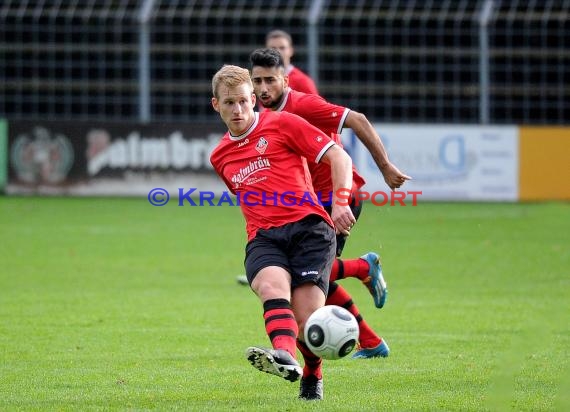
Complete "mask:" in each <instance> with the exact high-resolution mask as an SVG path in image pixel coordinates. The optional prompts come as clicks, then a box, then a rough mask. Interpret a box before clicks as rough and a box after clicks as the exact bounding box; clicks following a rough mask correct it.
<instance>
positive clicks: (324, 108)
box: [276, 88, 366, 202]
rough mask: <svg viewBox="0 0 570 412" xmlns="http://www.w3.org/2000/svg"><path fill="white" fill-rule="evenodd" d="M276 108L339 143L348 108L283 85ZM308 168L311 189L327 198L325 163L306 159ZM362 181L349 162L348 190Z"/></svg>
mask: <svg viewBox="0 0 570 412" xmlns="http://www.w3.org/2000/svg"><path fill="white" fill-rule="evenodd" d="M276 111H278V112H282V111H283V112H289V113H294V114H296V115H298V116H301V117H302V118H303V119H305V120H307V121H308V122H309V123H311V124H312V125H313V126H316V127H317V128H319V129H320V130H322V131H323V132H325V133H326V134H327V135H328V136H331V138H332V139H333V140H334V141H335V143H336V144H338V145H340V146H341V147H342V143H341V141H340V135H339V133H340V132H341V131H342V128H343V126H344V120H345V119H346V116H348V112H349V111H350V109H348V108H346V107H343V106H337V105H335V104H332V103H329V102H327V101H326V100H325V99H323V98H322V97H321V96H318V95H314V94H307V93H301V92H299V91H298V90H294V89H293V90H292V89H291V88H289V89H286V90H285V93H284V97H283V101H282V102H281V105H279V107H278V108H277V110H276ZM309 171H310V172H311V177H312V181H313V187H314V189H315V192H317V193H319V192H320V193H321V194H322V195H320V196H319V197H320V198H321V199H322V200H323V201H327V202H328V201H330V200H331V199H330V196H329V194H330V193H331V192H332V190H333V185H332V178H331V168H330V166H329V165H327V164H326V163H313V162H309ZM365 183H366V181H365V180H364V178H363V177H362V176H360V175H359V174H358V171H357V170H356V167H355V166H354V164H353V165H352V190H353V191H356V190H358V189H360V188H361V187H362V186H364V184H365Z"/></svg>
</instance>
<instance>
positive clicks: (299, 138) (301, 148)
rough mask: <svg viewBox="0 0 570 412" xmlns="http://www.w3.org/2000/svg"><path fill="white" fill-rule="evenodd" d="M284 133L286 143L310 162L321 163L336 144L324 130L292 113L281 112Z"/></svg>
mask: <svg viewBox="0 0 570 412" xmlns="http://www.w3.org/2000/svg"><path fill="white" fill-rule="evenodd" d="M280 121H281V125H280V129H281V130H282V135H283V136H285V138H286V144H287V145H288V146H289V147H290V148H291V149H292V150H293V151H294V152H296V153H298V154H300V155H301V156H303V157H305V158H307V160H308V161H309V162H312V163H319V162H320V160H321V158H322V157H323V155H324V154H325V152H326V151H327V150H328V149H329V148H330V147H331V146H333V145H334V144H335V142H334V141H333V140H332V139H331V138H330V137H329V136H327V135H326V134H325V133H324V132H323V131H322V130H320V129H318V128H316V127H315V126H313V125H312V124H310V123H309V122H307V121H306V120H305V119H303V118H302V117H300V116H297V115H295V114H292V113H287V112H282V113H281V118H280Z"/></svg>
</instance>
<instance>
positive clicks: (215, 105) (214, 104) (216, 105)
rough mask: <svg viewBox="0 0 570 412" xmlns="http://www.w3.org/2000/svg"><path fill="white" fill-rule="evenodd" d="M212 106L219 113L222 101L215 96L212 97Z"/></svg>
mask: <svg viewBox="0 0 570 412" xmlns="http://www.w3.org/2000/svg"><path fill="white" fill-rule="evenodd" d="M212 107H213V108H214V110H215V111H217V112H218V113H219V112H220V102H218V99H216V98H215V97H212Z"/></svg>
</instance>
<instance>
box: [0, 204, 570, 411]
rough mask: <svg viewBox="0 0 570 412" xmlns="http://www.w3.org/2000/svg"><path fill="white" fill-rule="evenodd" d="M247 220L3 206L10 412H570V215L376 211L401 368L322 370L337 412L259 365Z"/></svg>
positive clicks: (1, 335) (376, 242)
mask: <svg viewBox="0 0 570 412" xmlns="http://www.w3.org/2000/svg"><path fill="white" fill-rule="evenodd" d="M244 245H245V232H244V224H243V220H242V216H241V213H240V211H239V209H238V208H236V207H228V206H226V207H190V206H184V207H178V206H176V205H175V204H168V205H167V206H164V207H153V206H151V205H150V204H149V203H148V202H147V200H146V198H144V197H141V198H129V199H117V198H108V199H102V198H35V197H29V198H28V197H0V261H1V265H0V410H2V411H19V410H21V411H44V410H58V411H77V410H133V411H139V410H164V411H170V410H184V411H187V410H195V411H206V410H212V411H217V410H243V411H251V410H267V411H297V410H323V411H380V410H386V411H436V410H437V411H439V410H445V411H482V410H489V411H495V410H498V411H501V410H516V411H550V410H560V411H564V410H570V395H569V394H570V377H569V376H570V374H569V371H568V359H569V353H568V348H569V347H570V333H569V332H570V327H569V326H570V325H569V323H570V322H569V315H570V310H569V309H570V281H569V280H570V204H568V203H544V204H493V203H473V204H465V203H422V202H420V203H419V205H418V206H416V207H411V206H406V207H402V206H396V207H375V206H373V205H372V204H366V205H365V209H364V211H363V215H362V217H361V219H360V221H359V223H358V225H357V226H356V227H355V229H354V230H353V233H352V236H351V239H350V241H349V242H348V245H347V247H346V249H345V254H344V257H345V258H349V257H357V256H360V255H361V254H363V253H365V252H367V251H370V250H375V251H378V252H380V253H381V255H382V258H383V266H384V272H385V276H386V280H387V282H388V287H389V297H388V301H387V304H386V306H385V307H384V308H383V309H381V310H378V309H375V308H374V305H373V302H372V299H371V297H370V295H369V294H368V292H367V291H366V290H365V288H364V287H363V286H361V285H360V284H359V282H357V281H355V280H354V281H353V280H352V279H348V280H344V281H343V282H344V286H345V287H346V288H347V289H348V290H349V291H350V292H351V293H352V295H353V297H354V300H355V302H356V303H357V304H358V306H359V307H360V310H361V313H362V314H363V316H364V317H365V319H367V320H368V322H369V323H370V324H371V325H372V326H373V327H374V328H375V329H376V330H377V331H378V332H379V333H380V334H381V335H382V336H383V337H384V338H385V339H386V341H387V342H388V343H389V345H390V347H391V349H392V353H391V355H390V357H389V358H387V359H377V360H352V359H342V360H338V361H325V365H324V373H325V400H323V401H322V402H317V403H306V402H302V401H299V400H297V399H296V398H297V394H298V384H297V383H294V384H292V383H289V382H286V381H283V380H281V379H279V378H277V377H275V376H271V375H267V374H263V373H260V372H258V371H256V370H255V369H253V368H252V367H251V366H250V365H249V364H248V363H247V361H246V360H245V357H244V350H245V348H246V347H247V346H249V345H267V344H268V339H267V337H266V335H265V333H264V328H263V321H262V318H261V306H260V304H259V302H258V300H257V298H256V297H255V296H254V294H253V293H252V292H251V291H250V290H249V289H248V288H247V287H244V286H239V285H238V284H237V283H236V282H235V276H236V275H238V274H240V273H242V272H243V249H244Z"/></svg>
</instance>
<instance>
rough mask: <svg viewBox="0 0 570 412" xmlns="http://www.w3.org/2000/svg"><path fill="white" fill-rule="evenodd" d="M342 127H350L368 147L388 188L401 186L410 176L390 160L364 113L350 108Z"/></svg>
mask: <svg viewBox="0 0 570 412" xmlns="http://www.w3.org/2000/svg"><path fill="white" fill-rule="evenodd" d="M344 127H348V128H351V129H352V130H353V131H354V133H355V134H356V136H357V137H358V139H359V140H360V141H361V142H362V143H363V144H364V146H365V147H366V148H367V149H368V151H369V152H370V154H371V155H372V158H373V159H374V162H375V163H376V165H377V166H378V169H380V171H381V172H382V175H383V176H384V181H385V182H386V184H387V185H388V186H389V187H390V189H392V190H394V189H397V188H399V187H400V186H402V185H403V184H404V183H405V182H406V180H409V179H411V177H410V176H408V175H405V174H404V173H402V172H401V171H400V170H399V169H398V168H397V167H396V166H395V165H394V164H392V162H390V159H389V158H388V153H387V152H386V148H385V147H384V144H383V143H382V139H381V138H380V136H379V135H378V133H376V129H374V126H372V124H370V122H369V121H368V119H367V118H366V116H365V115H363V114H362V113H359V112H355V111H352V110H351V111H350V113H348V116H347V117H346V119H345V122H344Z"/></svg>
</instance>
